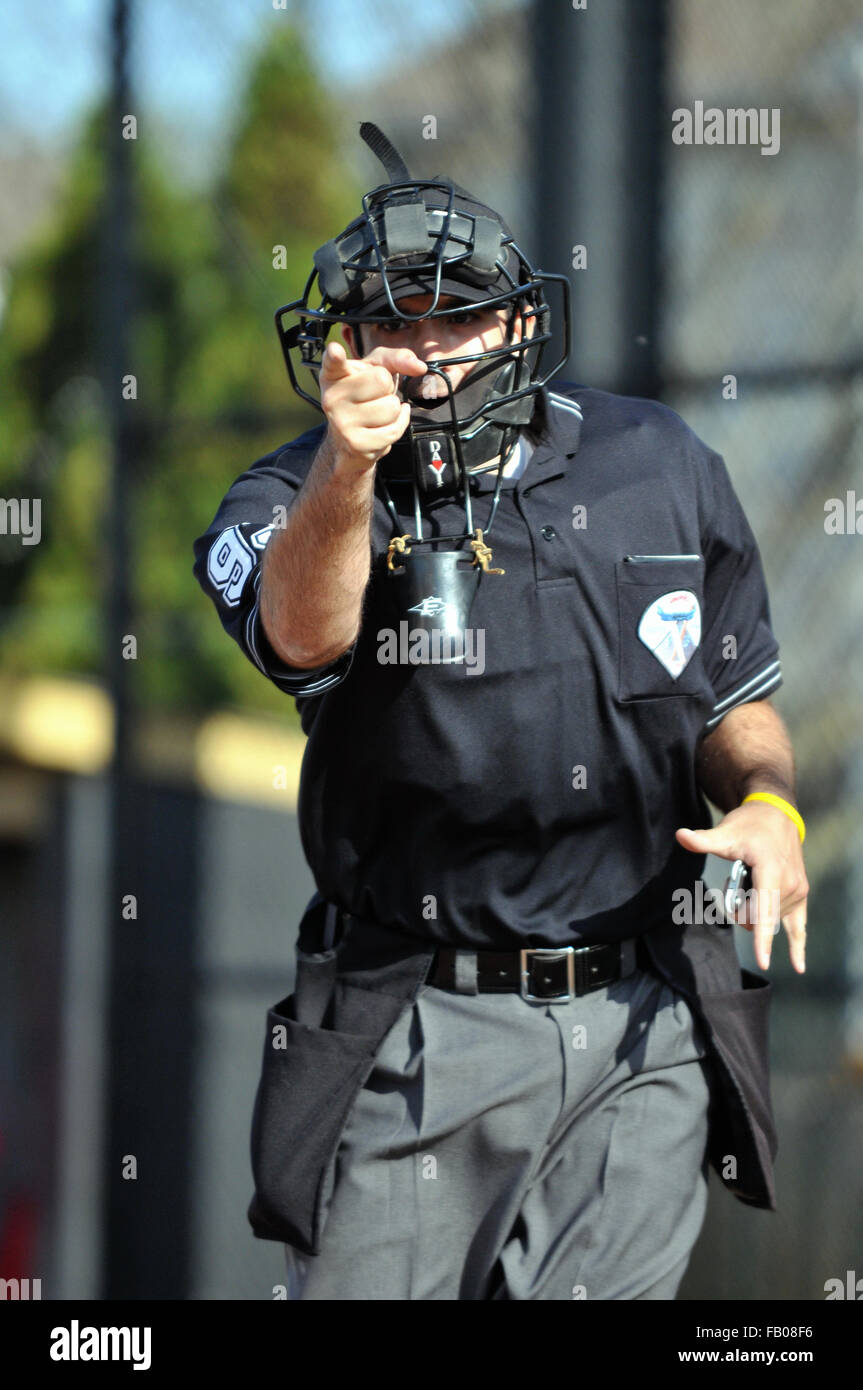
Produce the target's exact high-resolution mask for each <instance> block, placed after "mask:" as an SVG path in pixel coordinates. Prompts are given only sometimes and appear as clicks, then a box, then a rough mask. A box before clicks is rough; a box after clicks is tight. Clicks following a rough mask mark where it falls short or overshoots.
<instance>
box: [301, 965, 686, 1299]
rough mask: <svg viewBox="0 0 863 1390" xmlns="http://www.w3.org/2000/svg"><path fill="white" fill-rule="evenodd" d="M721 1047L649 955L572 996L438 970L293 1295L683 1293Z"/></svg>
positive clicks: (387, 1068) (364, 1094)
mask: <svg viewBox="0 0 863 1390" xmlns="http://www.w3.org/2000/svg"><path fill="white" fill-rule="evenodd" d="M706 1053H707V1049H706V1046H705V1044H704V1040H703V1037H702V1035H701V1030H700V1028H699V1027H698V1025H697V1023H696V1021H695V1019H694V1018H693V1016H692V1013H691V1011H690V1009H689V1006H688V1004H687V1003H686V1001H685V999H684V998H683V997H682V996H681V995H678V994H677V993H675V992H674V991H673V990H672V989H671V988H670V987H669V986H667V985H666V984H665V983H664V982H663V981H661V980H660V979H658V978H656V977H655V976H653V975H651V974H648V973H647V972H646V971H644V970H642V969H637V970H636V971H635V972H634V974H632V975H630V976H629V977H628V978H626V979H624V980H621V981H619V982H618V983H617V984H613V985H609V986H607V987H606V988H604V989H599V990H596V991H595V992H594V993H592V994H587V995H585V996H583V997H582V998H580V999H576V1000H574V1001H573V1002H572V1003H570V1004H530V1003H528V1002H527V1001H525V1000H523V999H522V998H521V997H520V996H519V995H518V994H466V993H465V994H461V993H459V994H456V993H450V992H447V991H444V990H440V989H437V988H436V987H434V986H430V985H423V986H422V987H421V988H420V990H419V993H418V996H417V998H416V1000H415V1002H413V1003H412V1004H411V1005H410V1006H408V1007H407V1008H406V1009H405V1011H404V1012H403V1013H402V1015H401V1017H400V1018H399V1019H398V1021H397V1022H396V1024H395V1025H394V1026H393V1027H392V1028H391V1030H390V1032H389V1033H388V1034H387V1036H386V1038H385V1039H384V1042H383V1044H382V1045H381V1048H380V1051H379V1052H378V1055H377V1058H376V1062H375V1067H374V1070H373V1071H372V1073H371V1075H370V1077H369V1079H368V1081H367V1082H366V1084H365V1086H364V1087H363V1089H362V1090H361V1091H360V1093H359V1095H358V1097H357V1100H356V1102H355V1104H354V1106H353V1109H352V1111H351V1113H350V1116H349V1119H348V1123H347V1126H346V1129H345V1131H344V1134H343V1137H342V1141H341V1143H340V1145H339V1149H338V1153H337V1155H336V1158H335V1161H334V1163H333V1165H332V1166H331V1169H330V1174H329V1184H328V1197H327V1199H326V1200H327V1201H328V1204H329V1206H328V1217H327V1223H326V1226H325V1228H324V1234H323V1242H322V1248H321V1253H320V1254H319V1255H318V1256H315V1257H312V1258H309V1259H306V1258H304V1257H303V1256H301V1255H300V1254H299V1253H298V1252H297V1251H295V1250H293V1249H292V1247H290V1246H285V1252H286V1256H287V1261H288V1276H289V1285H288V1293H289V1297H292V1298H297V1299H308V1300H349V1299H350V1300H352V1299H382V1300H402V1299H445V1300H462V1299H478V1300H490V1299H567V1300H571V1299H584V1298H587V1299H673V1298H674V1297H675V1295H676V1292H677V1288H678V1285H679V1283H680V1280H681V1279H682V1277H683V1274H684V1273H685V1270H686V1266H687V1264H688V1261H689V1256H690V1253H691V1251H692V1247H693V1245H694V1244H695V1241H696V1239H697V1237H698V1234H699V1231H700V1230H701V1226H702V1223H703V1220H704V1213H705V1209H706V1205H707V1172H708V1163H707V1157H706V1144H707V1107H708V1101H709V1085H708V1081H709V1067H710V1061H709V1059H708V1060H704V1061H702V1059H703V1058H706Z"/></svg>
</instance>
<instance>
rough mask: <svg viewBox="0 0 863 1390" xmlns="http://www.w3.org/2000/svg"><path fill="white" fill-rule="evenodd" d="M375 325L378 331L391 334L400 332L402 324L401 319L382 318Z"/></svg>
mask: <svg viewBox="0 0 863 1390" xmlns="http://www.w3.org/2000/svg"><path fill="white" fill-rule="evenodd" d="M377 327H378V332H379V333H386V334H392V333H401V332H402V330H403V328H404V324H403V323H402V320H401V319H382V320H381V322H380V323H379V324H378V326H377Z"/></svg>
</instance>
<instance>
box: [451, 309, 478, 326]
mask: <svg viewBox="0 0 863 1390" xmlns="http://www.w3.org/2000/svg"><path fill="white" fill-rule="evenodd" d="M447 318H448V321H449V323H455V324H462V323H476V321H477V319H478V318H479V314H478V313H477V312H476V310H475V309H463V310H461V311H460V312H459V313H456V314H448V315H447Z"/></svg>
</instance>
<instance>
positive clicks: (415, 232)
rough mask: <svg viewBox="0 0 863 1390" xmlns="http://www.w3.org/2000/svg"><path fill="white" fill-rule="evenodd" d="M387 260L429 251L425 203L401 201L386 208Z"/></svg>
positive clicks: (385, 236)
mask: <svg viewBox="0 0 863 1390" xmlns="http://www.w3.org/2000/svg"><path fill="white" fill-rule="evenodd" d="M384 238H385V240H386V254H387V260H388V261H389V260H391V259H392V258H393V256H416V255H419V254H421V253H425V252H427V251H428V240H429V238H428V227H427V225H426V207H425V203H422V202H417V203H401V204H399V205H398V206H397V207H388V208H385V209H384Z"/></svg>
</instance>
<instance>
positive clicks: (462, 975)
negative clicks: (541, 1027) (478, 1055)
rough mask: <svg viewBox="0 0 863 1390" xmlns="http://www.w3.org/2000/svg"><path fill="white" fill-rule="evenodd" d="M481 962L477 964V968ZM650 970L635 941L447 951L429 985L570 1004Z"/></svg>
mask: <svg viewBox="0 0 863 1390" xmlns="http://www.w3.org/2000/svg"><path fill="white" fill-rule="evenodd" d="M474 962H475V964H474ZM639 967H640V968H642V969H646V968H649V960H648V958H647V956H646V953H645V950H644V946H643V944H642V943H641V942H640V941H638V939H637V938H635V937H630V938H629V939H628V940H626V941H614V942H610V943H608V944H600V945H598V946H559V947H542V948H532V947H531V948H526V949H525V950H523V951H464V950H455V949H453V948H451V947H441V949H440V950H439V951H438V953H437V955H436V957H435V959H434V962H433V963H432V967H431V970H430V971H429V974H428V977H427V980H426V983H427V984H430V985H436V986H437V988H438V989H449V990H455V991H457V992H458V993H461V994H475V993H479V994H504V993H511V992H513V991H514V992H517V993H518V994H520V995H521V997H522V998H523V999H527V1000H528V1001H529V1002H530V1003H537V1004H539V1003H542V1004H546V1003H552V1004H568V1003H570V1002H571V1000H573V999H576V998H578V997H579V996H580V995H582V994H589V993H590V992H591V990H594V989H602V988H603V987H604V986H605V985H611V984H614V983H615V981H617V980H624V979H626V977H627V975H631V974H632V973H633V971H634V970H636V969H638V968H639Z"/></svg>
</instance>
